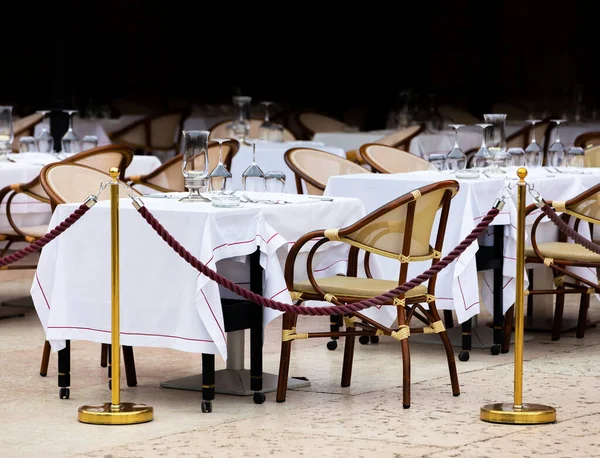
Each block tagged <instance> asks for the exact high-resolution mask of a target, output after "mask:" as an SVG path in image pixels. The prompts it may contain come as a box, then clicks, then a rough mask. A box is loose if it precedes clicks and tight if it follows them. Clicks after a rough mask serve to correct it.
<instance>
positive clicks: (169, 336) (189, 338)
mask: <svg viewBox="0 0 600 458" xmlns="http://www.w3.org/2000/svg"><path fill="white" fill-rule="evenodd" d="M48 329H80V330H82V331H94V332H104V333H110V332H111V331H107V330H106V329H96V328H86V327H84V326H48ZM121 334H124V335H128V336H147V337H166V338H168V339H181V340H190V341H193V342H210V343H212V342H213V341H212V340H206V339H192V338H191V337H181V336H171V335H168V334H149V333H144V332H125V331H121Z"/></svg>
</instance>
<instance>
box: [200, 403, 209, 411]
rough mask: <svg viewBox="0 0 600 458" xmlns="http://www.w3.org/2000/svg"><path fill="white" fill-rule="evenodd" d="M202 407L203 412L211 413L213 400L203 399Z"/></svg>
mask: <svg viewBox="0 0 600 458" xmlns="http://www.w3.org/2000/svg"><path fill="white" fill-rule="evenodd" d="M200 408H201V409H202V413H211V412H212V402H211V401H202V404H201V406H200Z"/></svg>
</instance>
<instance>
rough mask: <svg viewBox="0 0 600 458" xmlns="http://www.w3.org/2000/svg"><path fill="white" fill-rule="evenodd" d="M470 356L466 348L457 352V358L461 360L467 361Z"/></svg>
mask: <svg viewBox="0 0 600 458" xmlns="http://www.w3.org/2000/svg"><path fill="white" fill-rule="evenodd" d="M470 357H471V356H470V355H469V352H468V351H467V350H463V351H461V352H460V353H459V354H458V359H459V360H461V361H469V358H470Z"/></svg>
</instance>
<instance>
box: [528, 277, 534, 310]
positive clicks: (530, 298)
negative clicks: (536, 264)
mask: <svg viewBox="0 0 600 458" xmlns="http://www.w3.org/2000/svg"><path fill="white" fill-rule="evenodd" d="M527 278H528V279H529V291H531V290H533V269H529V270H528V271H527ZM527 316H533V296H532V295H531V294H529V295H527Z"/></svg>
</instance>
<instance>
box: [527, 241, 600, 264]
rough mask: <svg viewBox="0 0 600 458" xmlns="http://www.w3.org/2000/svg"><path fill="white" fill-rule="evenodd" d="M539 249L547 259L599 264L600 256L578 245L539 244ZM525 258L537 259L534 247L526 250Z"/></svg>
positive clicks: (560, 243)
mask: <svg viewBox="0 0 600 458" xmlns="http://www.w3.org/2000/svg"><path fill="white" fill-rule="evenodd" d="M537 246H538V249H539V250H540V253H542V256H544V257H545V258H552V259H555V260H564V261H585V262H599V263H600V255H598V254H596V253H594V252H592V251H590V250H588V249H587V248H585V247H583V246H581V245H579V244H578V243H565V242H546V243H538V245H537ZM525 256H530V257H537V255H536V253H535V251H533V247H531V246H528V247H526V248H525Z"/></svg>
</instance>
